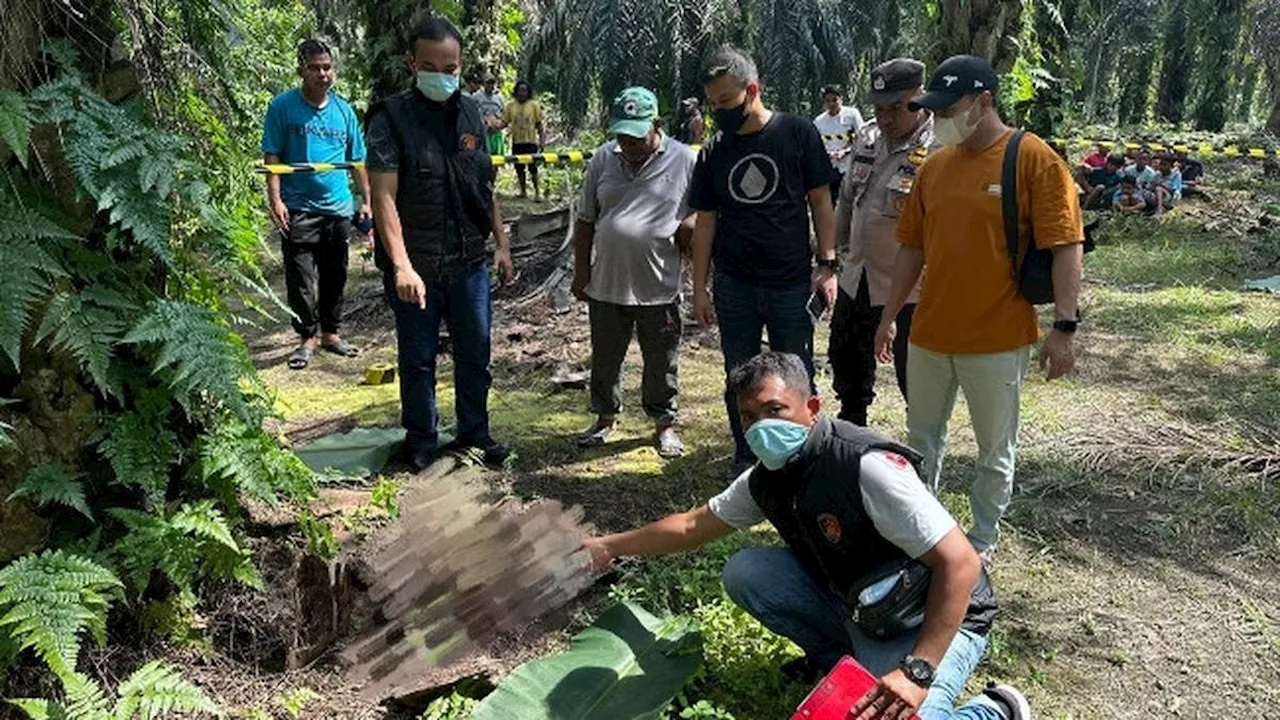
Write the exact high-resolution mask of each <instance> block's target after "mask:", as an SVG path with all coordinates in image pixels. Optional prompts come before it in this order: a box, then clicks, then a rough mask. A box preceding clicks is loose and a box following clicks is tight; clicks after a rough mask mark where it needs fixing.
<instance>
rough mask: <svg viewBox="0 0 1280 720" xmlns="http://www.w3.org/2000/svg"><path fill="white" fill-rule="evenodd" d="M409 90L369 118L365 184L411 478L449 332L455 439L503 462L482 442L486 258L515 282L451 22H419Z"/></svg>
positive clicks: (432, 443)
mask: <svg viewBox="0 0 1280 720" xmlns="http://www.w3.org/2000/svg"><path fill="white" fill-rule="evenodd" d="M406 62H407V64H408V66H409V70H410V72H412V73H413V77H414V86H413V87H412V88H410V89H408V90H405V91H403V92H399V93H396V94H395V95H392V96H391V97H389V98H387V99H386V100H384V101H382V102H379V103H377V104H376V105H374V106H373V107H372V108H370V110H369V126H368V131H367V134H368V143H367V144H368V146H369V180H370V185H371V187H372V191H373V209H374V219H375V222H376V225H377V233H378V237H380V238H381V239H382V242H381V243H380V245H379V246H378V255H377V263H378V267H379V268H381V269H382V271H383V275H384V278H385V281H386V285H387V294H388V296H389V298H390V301H391V304H392V306H393V308H394V310H395V315H396V339H397V343H398V350H399V360H400V404H401V422H402V423H403V424H404V428H405V430H406V431H408V432H407V435H406V438H405V453H406V457H407V459H408V460H409V462H410V464H411V465H412V466H413V467H414V468H415V469H418V470H421V469H423V468H425V467H427V466H428V465H430V464H431V463H432V462H433V461H434V460H435V459H436V457H437V456H438V454H439V452H440V448H438V447H437V424H438V421H439V414H438V412H437V411H436V353H437V351H438V348H439V333H440V323H441V321H445V322H448V324H449V332H450V335H451V338H452V344H453V367H454V385H455V396H456V407H457V413H458V432H457V441H456V447H457V448H459V449H469V448H474V449H476V450H478V451H479V452H480V453H481V454H482V455H483V457H484V461H485V463H486V464H489V465H501V464H502V463H503V461H505V460H506V458H507V457H508V455H509V453H508V451H507V450H506V449H505V448H503V447H502V446H501V445H498V444H497V443H495V442H494V441H493V438H492V437H490V435H489V408H488V402H489V386H490V383H491V380H492V378H491V376H490V374H489V354H490V353H489V326H490V321H491V319H492V310H491V307H490V304H489V269H488V267H487V264H488V263H487V260H488V252H487V250H486V248H485V242H486V240H487V239H488V237H489V233H490V232H492V233H493V236H494V240H495V243H496V247H497V250H496V252H495V253H494V258H493V259H494V263H495V265H496V266H497V270H498V273H499V275H500V277H501V279H502V280H503V282H510V280H511V277H512V275H513V270H512V265H511V250H510V246H509V244H508V240H507V236H506V233H505V232H504V230H503V223H502V211H501V210H500V209H499V207H498V204H497V202H496V200H495V199H494V196H493V177H494V172H493V164H492V162H491V161H490V159H489V153H488V149H487V145H486V140H485V138H486V128H485V124H484V120H483V119H482V118H481V116H480V108H479V105H478V104H477V103H476V101H475V100H474V99H472V98H470V97H467V96H466V95H464V94H463V93H462V92H460V90H459V88H458V74H459V73H460V72H461V70H462V36H461V35H460V34H459V33H458V29H457V28H456V27H454V26H453V24H452V23H450V22H449V21H448V20H445V19H443V18H439V17H433V18H430V19H428V20H425V21H424V22H422V23H421V24H420V25H418V27H417V28H416V29H415V30H414V32H413V34H412V36H411V37H410V39H409V56H408V58H407V60H406Z"/></svg>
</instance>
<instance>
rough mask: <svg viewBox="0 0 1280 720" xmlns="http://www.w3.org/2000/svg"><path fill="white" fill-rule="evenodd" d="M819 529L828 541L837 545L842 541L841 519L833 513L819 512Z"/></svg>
mask: <svg viewBox="0 0 1280 720" xmlns="http://www.w3.org/2000/svg"><path fill="white" fill-rule="evenodd" d="M818 529H819V530H821V531H822V537H824V538H826V539H827V542H829V543H831V544H832V545H836V544H838V543H839V542H840V519H839V518H837V517H836V516H835V515H832V514H831V513H818Z"/></svg>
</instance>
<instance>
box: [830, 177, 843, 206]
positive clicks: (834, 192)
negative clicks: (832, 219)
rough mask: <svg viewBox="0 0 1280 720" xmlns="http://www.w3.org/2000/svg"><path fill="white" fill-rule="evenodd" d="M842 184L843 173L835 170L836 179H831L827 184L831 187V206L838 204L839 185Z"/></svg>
mask: <svg viewBox="0 0 1280 720" xmlns="http://www.w3.org/2000/svg"><path fill="white" fill-rule="evenodd" d="M842 184H844V173H840V172H837V173H836V179H835V180H832V181H831V185H829V186H828V187H830V188H831V204H832V205H833V206H834V205H838V204H840V186H841V185H842Z"/></svg>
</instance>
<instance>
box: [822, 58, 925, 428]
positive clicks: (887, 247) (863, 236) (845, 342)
mask: <svg viewBox="0 0 1280 720" xmlns="http://www.w3.org/2000/svg"><path fill="white" fill-rule="evenodd" d="M923 90H924V63H922V62H920V61H918V60H911V59H908V58H898V59H896V60H890V61H888V62H886V63H883V64H881V65H880V66H878V67H876V68H875V69H874V70H872V71H871V95H870V100H871V103H872V104H873V105H875V109H876V117H875V121H874V122H871V123H868V124H867V125H865V126H864V127H863V128H862V129H861V131H860V132H859V134H858V137H857V138H856V139H855V141H854V145H853V149H852V150H853V157H852V161H851V162H850V164H849V165H850V169H849V172H848V173H847V174H846V175H845V182H844V184H843V185H842V186H841V189H840V199H839V201H838V202H837V203H836V245H837V246H838V247H839V248H840V250H841V252H842V253H843V257H842V260H843V262H842V264H843V265H844V270H843V271H842V272H841V273H840V294H839V297H838V298H837V299H836V307H835V310H834V311H832V313H831V341H830V344H829V345H828V349H827V352H828V356H829V357H830V359H831V374H832V376H833V377H832V383H831V384H832V387H833V389H834V390H835V392H836V397H837V398H839V399H840V419H841V420H848V421H849V422H851V423H853V424H855V425H866V424H867V411H868V409H869V408H870V407H871V403H872V402H873V401H874V400H875V397H876V391H875V384H876V349H875V337H876V329H877V328H878V327H879V326H880V318H881V316H882V315H883V314H884V304H885V302H886V301H887V300H888V299H889V290H890V287H891V286H892V284H893V264H894V260H895V259H896V258H897V255H898V243H897V241H896V240H895V238H894V235H895V233H896V232H897V228H898V217H899V216H900V215H901V214H902V209H903V207H905V206H906V202H907V194H908V193H910V192H911V186H912V185H913V184H914V183H915V177H916V173H917V171H918V170H919V168H920V166H921V165H922V164H923V163H924V161H925V159H926V158H927V157H928V156H929V153H931V152H932V151H933V149H934V148H935V147H936V144H935V143H934V140H933V118H932V117H930V116H929V113H927V112H925V111H923V110H911V109H909V108H908V107H907V105H908V104H909V103H910V102H911V101H912V100H913V99H914V98H915V97H916V96H917V95H919V94H920V93H921V92H922V91H923ZM918 297H919V292H918V290H913V291H912V293H911V295H910V296H908V297H907V304H906V305H904V306H903V308H902V310H901V311H899V312H898V328H899V330H900V332H899V337H898V340H897V345H895V346H894V350H895V353H894V363H893V364H894V370H895V371H896V375H897V377H898V389H899V390H900V391H901V392H902V397H903V398H906V397H907V333H908V332H909V331H910V328H911V317H912V314H913V313H914V312H915V308H916V300H917V298H918Z"/></svg>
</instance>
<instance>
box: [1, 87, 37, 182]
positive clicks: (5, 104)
mask: <svg viewBox="0 0 1280 720" xmlns="http://www.w3.org/2000/svg"><path fill="white" fill-rule="evenodd" d="M0 140H2V141H4V144H5V145H8V146H9V149H10V150H12V151H13V154H14V155H17V156H18V162H20V163H22V167H24V168H25V167H26V166H27V151H28V149H29V146H30V144H31V108H29V107H28V106H27V100H26V98H24V97H23V96H22V94H21V93H18V92H15V91H13V90H0Z"/></svg>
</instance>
